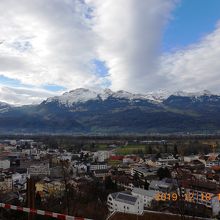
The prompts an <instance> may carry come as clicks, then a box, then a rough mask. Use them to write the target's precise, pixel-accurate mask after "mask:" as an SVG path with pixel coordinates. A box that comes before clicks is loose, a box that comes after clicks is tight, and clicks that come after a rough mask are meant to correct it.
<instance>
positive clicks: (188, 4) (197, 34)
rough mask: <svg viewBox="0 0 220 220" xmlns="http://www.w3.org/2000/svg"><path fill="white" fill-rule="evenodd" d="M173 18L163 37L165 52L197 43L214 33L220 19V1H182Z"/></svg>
mask: <svg viewBox="0 0 220 220" xmlns="http://www.w3.org/2000/svg"><path fill="white" fill-rule="evenodd" d="M172 16H173V19H172V20H171V21H170V22H169V23H168V25H167V27H166V28H165V32H164V35H163V43H162V50H163V51H165V52H167V51H170V50H173V49H178V48H182V47H186V46H187V45H190V44H192V43H196V42H198V41H199V40H200V39H201V38H202V37H204V36H205V35H207V34H209V33H210V32H212V31H213V30H214V29H215V26H216V23H217V22H218V20H219V19H220V1H219V0H210V1H209V0H182V1H181V2H180V3H179V4H178V5H177V7H176V9H175V10H174V11H173V14H172Z"/></svg>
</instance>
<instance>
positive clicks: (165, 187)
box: [149, 180, 173, 192]
mask: <svg viewBox="0 0 220 220" xmlns="http://www.w3.org/2000/svg"><path fill="white" fill-rule="evenodd" d="M172 189H173V184H172V183H166V182H164V181H159V180H152V181H151V182H150V185H149V190H155V191H160V192H170V191H172Z"/></svg>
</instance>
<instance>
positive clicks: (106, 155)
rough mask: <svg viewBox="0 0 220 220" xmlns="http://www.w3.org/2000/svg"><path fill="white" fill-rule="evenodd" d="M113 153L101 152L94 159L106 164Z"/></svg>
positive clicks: (95, 154)
mask: <svg viewBox="0 0 220 220" xmlns="http://www.w3.org/2000/svg"><path fill="white" fill-rule="evenodd" d="M111 153H112V152H111V151H107V150H102V151H101V150H100V151H97V152H95V153H94V155H93V158H94V160H96V161H98V162H104V161H105V160H107V159H109V157H110V156H111Z"/></svg>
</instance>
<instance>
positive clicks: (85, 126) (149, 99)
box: [0, 88, 220, 134]
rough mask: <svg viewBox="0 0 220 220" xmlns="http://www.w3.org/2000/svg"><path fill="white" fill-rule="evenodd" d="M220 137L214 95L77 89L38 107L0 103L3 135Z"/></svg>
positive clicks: (217, 100)
mask: <svg viewBox="0 0 220 220" xmlns="http://www.w3.org/2000/svg"><path fill="white" fill-rule="evenodd" d="M189 131H195V132H204V131H205V132H207V131H211V132H218V131H220V96H219V95H216V94H212V93H211V92H209V91H202V92H194V93H192V92H183V91H178V92H175V93H171V92H167V91H158V92H148V93H145V94H133V93H131V92H126V91H123V90H120V91H116V92H114V91H111V90H110V89H104V90H101V91H94V90H89V89H83V88H79V89H75V90H72V91H70V92H66V93H64V94H63V95H60V96H56V97H51V98H48V99H47V100H45V101H43V102H42V103H40V104H39V105H29V106H20V107H13V106H10V105H7V104H5V103H0V132H16V133H19V132H21V133H23V132H32V133H35V132H40V133H44V132H48V133H71V134H72V133H80V134H81V133H85V134H88V133H99V134H102V133H103V134H106V133H114V134H120V133H146V132H165V133H169V132H189Z"/></svg>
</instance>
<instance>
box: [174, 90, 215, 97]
mask: <svg viewBox="0 0 220 220" xmlns="http://www.w3.org/2000/svg"><path fill="white" fill-rule="evenodd" d="M173 95H175V96H182V97H200V96H204V95H205V96H210V95H212V93H211V92H210V91H208V90H203V91H200V92H185V91H177V92H175V93H173Z"/></svg>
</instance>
